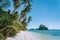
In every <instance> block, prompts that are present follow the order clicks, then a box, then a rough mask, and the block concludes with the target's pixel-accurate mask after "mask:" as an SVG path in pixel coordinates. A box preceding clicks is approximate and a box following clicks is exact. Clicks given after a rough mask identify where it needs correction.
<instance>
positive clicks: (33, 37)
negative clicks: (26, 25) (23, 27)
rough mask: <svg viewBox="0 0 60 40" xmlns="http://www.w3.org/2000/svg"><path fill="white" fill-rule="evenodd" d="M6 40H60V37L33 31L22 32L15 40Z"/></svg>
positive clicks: (8, 39) (13, 39) (10, 39)
mask: <svg viewBox="0 0 60 40" xmlns="http://www.w3.org/2000/svg"><path fill="white" fill-rule="evenodd" d="M6 40H60V36H51V35H44V34H41V33H35V32H31V31H20V33H18V34H17V35H16V36H15V37H14V38H11V37H9V38H7V39H6Z"/></svg>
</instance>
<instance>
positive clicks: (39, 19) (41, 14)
mask: <svg viewBox="0 0 60 40" xmlns="http://www.w3.org/2000/svg"><path fill="white" fill-rule="evenodd" d="M32 1H33V2H32V3H31V4H32V9H31V12H29V14H28V16H32V20H31V22H30V23H29V24H28V26H27V28H28V29H30V28H34V29H36V28H39V26H40V24H43V25H45V26H47V27H48V28H49V29H60V0H32ZM12 5H13V3H12V2H11V8H9V9H11V10H13V6H12ZM21 7H22V6H21ZM22 8H23V7H22ZM22 8H19V9H20V10H21V9H22ZM20 10H18V11H19V12H21V11H20Z"/></svg>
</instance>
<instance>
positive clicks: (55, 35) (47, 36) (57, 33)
mask: <svg viewBox="0 0 60 40" xmlns="http://www.w3.org/2000/svg"><path fill="white" fill-rule="evenodd" d="M29 31H30V32H31V33H33V35H35V36H36V38H37V40H60V30H29Z"/></svg>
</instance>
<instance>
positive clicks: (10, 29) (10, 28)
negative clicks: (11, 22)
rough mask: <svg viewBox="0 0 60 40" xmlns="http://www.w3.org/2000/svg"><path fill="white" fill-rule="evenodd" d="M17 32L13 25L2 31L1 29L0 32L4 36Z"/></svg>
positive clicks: (10, 35)
mask: <svg viewBox="0 0 60 40" xmlns="http://www.w3.org/2000/svg"><path fill="white" fill-rule="evenodd" d="M16 33H17V29H16V28H14V27H13V26H10V27H6V28H5V29H4V30H3V31H2V34H3V35H4V36H5V37H13V36H15V35H16Z"/></svg>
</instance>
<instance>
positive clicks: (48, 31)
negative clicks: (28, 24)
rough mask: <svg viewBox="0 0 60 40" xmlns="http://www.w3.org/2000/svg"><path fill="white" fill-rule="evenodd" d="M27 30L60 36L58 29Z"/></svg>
mask: <svg viewBox="0 0 60 40" xmlns="http://www.w3.org/2000/svg"><path fill="white" fill-rule="evenodd" d="M29 31H31V32H36V33H42V34H45V35H51V36H60V30H29Z"/></svg>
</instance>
